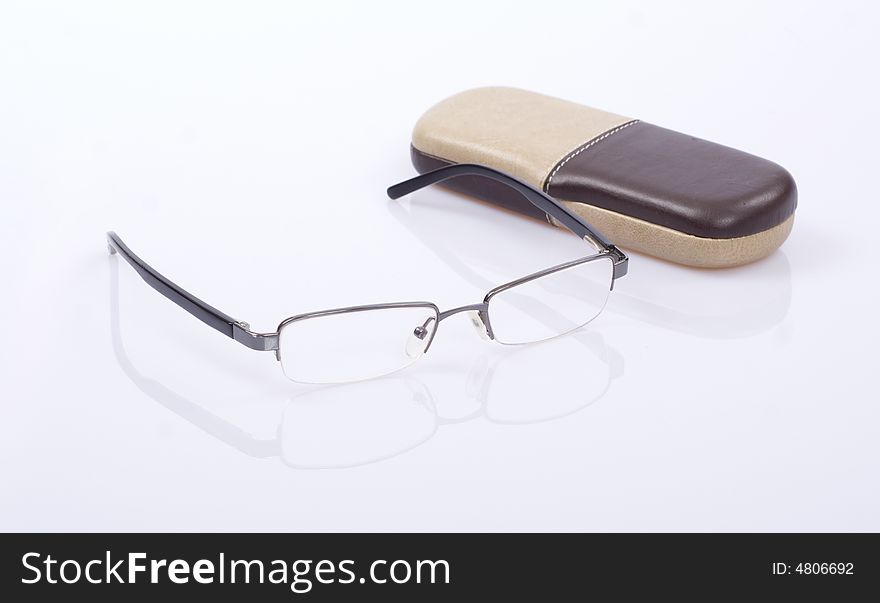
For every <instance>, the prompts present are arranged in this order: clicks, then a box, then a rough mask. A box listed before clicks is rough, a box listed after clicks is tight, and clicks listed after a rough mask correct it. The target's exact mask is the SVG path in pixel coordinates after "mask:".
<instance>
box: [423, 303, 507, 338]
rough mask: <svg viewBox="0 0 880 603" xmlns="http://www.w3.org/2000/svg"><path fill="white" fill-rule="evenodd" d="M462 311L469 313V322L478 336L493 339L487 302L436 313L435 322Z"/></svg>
mask: <svg viewBox="0 0 880 603" xmlns="http://www.w3.org/2000/svg"><path fill="white" fill-rule="evenodd" d="M462 312H467V313H468V314H469V315H470V317H471V323H472V324H473V325H474V328H476V329H477V332H478V333H479V334H480V337H482V338H483V339H487V340H488V339H495V335H494V334H493V333H492V325H491V324H490V323H489V304H488V303H487V302H480V303H478V304H470V305H467V306H459V307H458V308H452V309H451V310H444V311H443V312H440V314H438V315H437V322H438V323H439V322H441V321H443V320H444V319H446V318H449V317H450V316H453V315H455V314H461V313H462Z"/></svg>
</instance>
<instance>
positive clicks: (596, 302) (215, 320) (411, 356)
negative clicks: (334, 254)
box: [107, 164, 628, 383]
mask: <svg viewBox="0 0 880 603" xmlns="http://www.w3.org/2000/svg"><path fill="white" fill-rule="evenodd" d="M458 176H482V177H486V178H490V179H492V180H495V181H497V182H499V183H502V184H504V185H507V186H509V187H510V188H512V189H514V190H516V191H517V192H519V193H520V194H522V196H523V197H525V198H526V199H527V200H528V201H529V202H530V203H532V204H533V205H534V206H535V207H536V208H537V209H538V210H540V211H541V212H543V213H544V214H546V215H547V216H548V219H551V218H552V219H554V220H555V221H556V222H558V223H560V224H561V225H562V226H564V227H566V228H567V229H568V230H570V231H571V232H573V233H574V234H575V235H577V236H578V237H579V238H582V239H584V240H585V241H587V242H588V243H591V244H592V245H593V246H594V247H595V248H596V251H597V252H596V253H594V254H592V255H589V256H586V257H583V258H580V259H577V260H574V261H571V262H566V263H564V264H559V265H557V266H554V267H552V268H548V269H546V270H542V271H540V272H536V273H534V274H530V275H528V276H525V277H523V278H520V279H517V280H515V281H512V282H509V283H505V284H503V285H500V286H498V287H496V288H494V289H492V290H491V291H489V292H488V293H487V294H486V296H485V297H484V298H483V301H482V302H481V303H478V304H471V305H467V306H461V307H458V308H453V309H451V310H446V311H443V312H441V311H440V310H439V308H438V307H437V306H436V305H435V304H433V303H430V302H400V303H389V304H374V305H368V306H353V307H348V308H339V309H334V310H324V311H320V312H310V313H308V314H300V315H297V316H293V317H291V318H288V319H286V320H284V321H282V322H281V324H280V325H279V326H278V329H277V330H276V331H275V332H274V333H257V332H254V331H251V329H250V326H249V325H248V324H247V323H245V322H242V321H239V320H235V319H234V318H232V317H230V316H228V315H226V314H224V313H223V312H221V311H219V310H217V309H216V308H214V307H212V306H210V305H208V304H207V303H205V302H203V301H202V300H200V299H199V298H197V297H195V296H194V295H192V294H190V293H188V292H187V291H185V290H184V289H182V288H181V287H179V286H177V285H176V284H174V283H173V282H171V281H170V280H168V279H167V278H165V277H164V276H162V275H161V274H159V273H158V272H157V271H156V270H154V269H153V268H152V267H151V266H149V265H148V264H147V263H146V262H144V261H143V260H141V259H140V258H139V257H138V256H136V255H135V254H134V253H133V252H132V251H131V250H130V249H129V248H128V247H127V246H126V245H125V243H123V242H122V240H121V239H120V238H119V237H118V236H117V235H116V233H113V232H110V233H108V234H107V241H108V245H109V249H110V253H111V254H115V253H119V254H120V255H121V256H122V257H123V258H125V260H126V261H127V262H128V263H129V264H131V265H132V267H133V268H134V269H135V270H136V271H137V272H138V274H139V275H140V276H141V278H143V279H144V281H146V282H147V284H149V285H150V286H151V287H153V288H154V289H156V290H157V291H158V292H159V293H161V294H162V295H164V296H165V297H167V298H168V299H170V300H171V301H173V302H174V303H176V304H177V305H179V306H180V307H182V308H183V309H184V310H186V311H187V312H189V313H190V314H192V315H193V316H195V317H196V318H198V319H199V320H201V321H202V322H204V323H205V324H207V325H208V326H210V327H213V328H214V329H216V330H218V331H220V332H221V333H223V334H224V335H226V336H227V337H231V338H232V339H235V340H236V341H238V342H239V343H241V344H243V345H245V346H247V347H249V348H251V349H254V350H260V351H274V352H275V356H276V358H277V359H278V360H280V361H281V367H282V369H283V370H284V373H285V375H287V377H289V378H290V379H292V380H293V381H298V382H301V383H339V382H346V381H357V380H360V379H367V378H370V377H377V376H380V375H385V374H388V373H391V372H394V371H396V370H399V369H401V368H404V367H405V366H407V365H409V364H411V363H412V362H414V361H415V360H416V359H418V358H419V357H421V356H422V354H424V353H425V352H426V351H427V350H428V348H429V347H430V345H431V342H432V341H433V339H434V335H435V332H436V330H437V325H438V324H439V323H440V321H442V320H443V319H445V318H448V317H449V316H452V315H454V314H458V313H461V312H466V313H468V314H469V315H470V316H471V320H472V321H473V322H474V325H475V326H477V327H478V328H479V329H480V331H481V333H482V334H483V335H485V336H486V337H487V338H488V339H494V340H496V341H498V342H499V343H505V344H521V343H531V342H536V341H543V340H545V339H550V338H553V337H556V336H559V335H562V334H565V333H568V332H570V331H573V330H575V329H577V328H579V327H581V326H583V325H585V324H586V323H588V322H590V321H591V320H592V319H594V318H595V317H596V316H598V315H599V313H600V312H601V311H602V309H603V308H604V306H605V302H606V301H607V300H608V294H609V292H610V291H611V289H613V287H614V280H615V279H617V278H620V277H621V276H623V275H625V274H626V271H627V264H628V258H627V256H626V255H625V254H624V253H623V252H621V251H620V250H619V249H617V248H616V247H615V246H613V245H611V244H610V243H608V242H606V241H605V240H604V239H603V238H602V237H601V236H600V235H599V234H598V233H596V232H595V231H594V230H593V229H592V228H590V227H589V226H588V225H587V224H586V223H585V222H584V221H583V220H581V219H580V218H579V217H577V216H575V215H574V214H571V213H569V212H568V211H567V210H566V209H565V208H564V207H563V206H561V205H560V204H559V203H558V202H557V201H555V200H554V199H553V198H552V197H549V196H547V195H545V194H544V193H542V192H541V191H538V190H536V189H534V188H532V187H531V186H529V185H527V184H525V183H523V182H520V181H519V180H517V179H515V178H513V177H511V176H508V175H507V174H504V173H502V172H499V171H497V170H493V169H491V168H487V167H484V166H479V165H468V164H458V165H451V166H447V167H443V168H440V169H438V170H435V171H433V172H428V173H426V174H422V175H421V176H417V177H415V178H412V179H411V180H407V181H405V182H401V183H400V184H396V185H394V186H392V187H390V188H389V189H388V195H389V196H390V197H391V198H392V199H397V198H398V197H402V196H403V195H407V194H409V193H411V192H413V191H416V190H418V189H420V188H423V187H425V186H428V185H431V184H435V183H438V182H441V181H444V180H447V179H450V178H455V177H458ZM536 309H539V310H540V311H536ZM548 309H549V310H551V312H549V313H548V312H547V311H546V310H548Z"/></svg>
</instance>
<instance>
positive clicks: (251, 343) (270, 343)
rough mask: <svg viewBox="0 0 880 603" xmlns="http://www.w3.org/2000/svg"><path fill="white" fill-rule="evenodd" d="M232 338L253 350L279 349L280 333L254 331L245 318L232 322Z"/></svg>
mask: <svg viewBox="0 0 880 603" xmlns="http://www.w3.org/2000/svg"><path fill="white" fill-rule="evenodd" d="M232 338H233V339H234V340H236V341H237V342H239V343H240V344H242V345H244V346H246V347H249V348H250V349H252V350H257V351H260V352H269V351H273V350H278V333H254V332H253V331H251V326H250V324H248V323H246V322H244V321H243V320H237V321H235V322H234V323H232Z"/></svg>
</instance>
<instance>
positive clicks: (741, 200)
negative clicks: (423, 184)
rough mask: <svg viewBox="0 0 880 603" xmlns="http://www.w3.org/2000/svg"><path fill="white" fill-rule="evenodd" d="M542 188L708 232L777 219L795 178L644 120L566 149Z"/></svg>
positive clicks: (749, 228)
mask: <svg viewBox="0 0 880 603" xmlns="http://www.w3.org/2000/svg"><path fill="white" fill-rule="evenodd" d="M414 161H415V160H414ZM420 171H421V170H420ZM545 190H546V192H547V193H548V194H550V195H551V196H553V197H556V198H557V199H565V200H566V201H574V202H580V203H586V204H589V205H593V206H596V207H601V208H603V209H607V210H610V211H614V212H617V213H621V214H624V215H628V216H632V217H635V218H639V219H641V220H645V221H646V222H650V223H653V224H658V225H660V226H665V227H667V228H671V229H674V230H677V231H679V232H683V233H687V234H690V235H695V236H698V237H707V238H715V239H729V238H733V237H743V236H747V235H752V234H756V233H759V232H762V231H764V230H767V229H769V228H772V227H774V226H777V225H779V224H781V223H782V222H784V221H785V220H786V219H788V218H789V217H790V216H791V215H792V214H793V213H794V210H795V207H796V206H797V189H796V187H795V183H794V180H793V179H792V177H791V175H790V174H789V173H788V172H787V171H786V170H785V169H784V168H782V167H781V166H779V165H777V164H775V163H773V162H771V161H767V160H766V159H761V158H760V157H755V156H754V155H750V154H748V153H744V152H742V151H737V150H736V149H731V148H729V147H725V146H722V145H719V144H715V143H713V142H709V141H706V140H701V139H699V138H694V137H693V136H688V135H686V134H680V133H678V132H675V131H672V130H667V129H666V128H661V127H658V126H655V125H652V124H649V123H645V122H638V123H634V124H632V125H630V126H628V127H626V128H623V129H621V130H619V131H618V132H615V133H614V135H612V136H609V137H607V138H606V139H604V140H602V141H601V142H599V143H598V144H595V145H593V146H591V147H590V148H588V149H586V150H584V151H583V152H580V153H578V152H577V151H576V150H575V151H573V153H572V155H570V156H569V157H567V158H566V159H563V160H562V161H561V162H560V163H559V165H558V166H557V167H556V168H555V169H554V171H552V172H551V174H550V176H548V179H547V182H546V183H545ZM471 191H473V189H471ZM481 196H482V195H481ZM533 213H534V212H533Z"/></svg>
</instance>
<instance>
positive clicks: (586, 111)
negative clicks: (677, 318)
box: [412, 88, 797, 267]
mask: <svg viewBox="0 0 880 603" xmlns="http://www.w3.org/2000/svg"><path fill="white" fill-rule="evenodd" d="M412 161H413V165H415V167H416V169H417V170H418V171H419V172H427V171H430V170H432V169H436V168H438V167H442V166H444V165H448V164H450V163H479V164H483V165H487V166H489V167H493V168H496V169H499V170H502V171H504V172H507V173H509V174H510V175H512V176H515V177H517V178H519V179H520V180H524V181H525V182H527V183H529V184H531V185H533V186H535V187H537V188H540V189H542V190H544V191H545V192H546V193H548V194H549V195H551V196H553V197H556V198H557V199H559V200H561V201H563V202H564V203H565V205H566V206H567V207H568V208H569V209H571V210H572V211H574V212H575V213H577V214H579V215H580V216H582V217H583V218H584V219H586V220H587V222H589V223H590V224H592V225H594V226H596V227H597V228H598V230H599V231H600V232H601V233H602V234H603V235H605V236H606V237H607V238H608V239H609V240H611V241H613V242H614V243H615V244H617V245H619V246H621V247H624V248H629V249H632V250H635V251H640V252H643V253H647V254H650V255H654V256H657V257H660V258H664V259H667V260H671V261H673V262H678V263H681V264H687V265H690V266H703V267H727V266H738V265H741V264H746V263H749V262H752V261H755V260H758V259H760V258H763V257H765V256H767V255H769V254H770V253H771V252H772V251H773V250H774V249H776V248H777V247H779V246H780V245H781V244H782V243H783V241H785V239H786V237H788V234H789V232H791V227H792V224H793V222H794V210H795V207H796V206H797V189H796V187H795V183H794V180H793V179H792V177H791V175H790V174H789V173H788V172H787V171H786V170H785V169H783V168H782V167H780V166H779V165H777V164H775V163H772V162H770V161H767V160H766V159H761V158H760V157H755V156H754V155H749V154H748V153H744V152H742V151H737V150H736V149H731V148H729V147H725V146H722V145H719V144H715V143H712V142H708V141H706V140H701V139H699V138H694V137H693V136H688V135H685V134H680V133H678V132H674V131H672V130H667V129H665V128H661V127H658V126H655V125H652V124H649V123H646V122H642V121H639V120H634V119H631V118H629V117H623V116H620V115H615V114H613V113H607V112H605V111H600V110H598V109H592V108H590V107H586V106H584V105H579V104H576V103H572V102H568V101H564V100H560V99H556V98H552V97H549V96H544V95H541V94H536V93H534V92H528V91H525V90H518V89H515V88H477V89H474V90H468V91H465V92H462V93H460V94H457V95H455V96H452V97H450V98H447V99H446V100H443V101H441V102H440V103H438V104H437V105H435V106H434V107H432V108H431V109H429V110H428V111H427V112H426V113H425V114H424V115H423V116H422V117H421V119H420V120H419V121H418V123H417V124H416V127H415V130H414V131H413V137H412ZM447 186H448V187H449V188H452V189H455V190H457V191H459V192H462V193H466V194H469V195H472V196H474V197H477V198H480V199H483V200H485V201H489V202H491V203H494V204H496V205H500V206H503V207H506V208H508V209H512V210H514V211H518V212H520V213H523V214H527V215H530V216H533V217H536V218H539V219H542V220H547V219H548V217H547V216H546V215H544V214H543V213H542V212H540V211H539V210H536V209H535V207H534V206H532V205H531V204H530V203H528V202H527V201H525V200H524V199H521V198H520V197H519V195H518V194H516V193H513V194H512V193H511V189H508V188H506V187H503V186H500V185H498V184H497V183H495V182H494V181H490V180H488V179H485V178H480V177H476V176H472V177H463V178H457V179H455V180H452V181H449V183H448V184H447ZM550 222H551V223H553V220H550Z"/></svg>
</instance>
